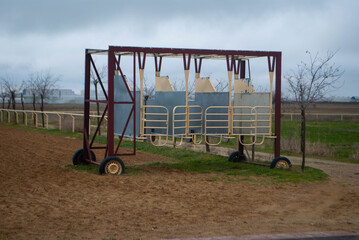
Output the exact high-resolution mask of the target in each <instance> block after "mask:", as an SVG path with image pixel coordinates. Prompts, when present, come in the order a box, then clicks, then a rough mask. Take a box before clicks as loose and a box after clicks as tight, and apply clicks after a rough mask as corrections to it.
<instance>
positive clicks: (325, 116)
mask: <svg viewBox="0 0 359 240" xmlns="http://www.w3.org/2000/svg"><path fill="white" fill-rule="evenodd" d="M77 112H78V111H77ZM91 113H92V114H90V120H89V121H90V132H91V127H92V128H93V127H97V125H91V120H93V119H97V118H98V119H99V118H101V117H102V116H100V115H95V114H94V113H95V112H91ZM19 114H21V115H23V122H24V124H25V125H28V123H29V120H30V121H31V123H33V125H34V126H35V127H42V126H44V127H45V128H47V129H48V128H49V116H55V118H57V120H53V121H52V123H55V124H57V128H58V129H60V130H63V127H62V119H63V118H64V117H65V116H69V117H70V118H71V123H72V124H71V131H72V132H75V127H76V118H83V114H82V113H76V111H72V112H57V111H44V112H41V111H33V110H13V109H0V121H1V122H3V121H7V122H12V121H13V122H16V123H19ZM42 114H43V115H44V122H42V117H41V116H42ZM11 115H12V116H11ZM39 117H40V118H41V121H40V120H39ZM306 117H307V119H308V120H315V121H323V120H325V121H326V120H334V119H335V120H338V121H344V120H354V121H359V114H355V113H306ZM282 119H288V120H290V121H294V120H299V119H300V113H282ZM104 120H105V121H107V116H105V117H104ZM96 123H97V122H96ZM106 124H107V123H106Z"/></svg>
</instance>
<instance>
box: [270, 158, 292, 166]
mask: <svg viewBox="0 0 359 240" xmlns="http://www.w3.org/2000/svg"><path fill="white" fill-rule="evenodd" d="M291 167H292V163H291V162H290V161H289V159H288V158H286V157H277V158H274V159H273V161H272V163H271V165H270V168H283V169H289V168H291Z"/></svg>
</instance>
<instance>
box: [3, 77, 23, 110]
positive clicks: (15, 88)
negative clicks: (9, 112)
mask: <svg viewBox="0 0 359 240" xmlns="http://www.w3.org/2000/svg"><path fill="white" fill-rule="evenodd" d="M1 80H2V84H3V86H4V88H5V91H6V92H7V96H8V98H9V104H8V108H10V105H12V109H14V110H15V109H16V94H17V93H18V92H20V91H21V89H22V85H23V84H18V83H17V82H15V81H14V80H13V79H12V78H11V77H9V76H7V77H3V78H2V79H1ZM14 116H16V113H15V112H14Z"/></svg>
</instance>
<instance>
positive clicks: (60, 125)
mask: <svg viewBox="0 0 359 240" xmlns="http://www.w3.org/2000/svg"><path fill="white" fill-rule="evenodd" d="M56 114H57V116H58V117H59V130H61V115H60V114H59V113H56Z"/></svg>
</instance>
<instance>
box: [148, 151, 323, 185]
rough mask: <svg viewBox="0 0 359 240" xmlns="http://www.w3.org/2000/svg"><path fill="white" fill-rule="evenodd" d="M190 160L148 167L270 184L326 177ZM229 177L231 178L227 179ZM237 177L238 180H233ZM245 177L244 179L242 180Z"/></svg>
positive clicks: (224, 160)
mask: <svg viewBox="0 0 359 240" xmlns="http://www.w3.org/2000/svg"><path fill="white" fill-rule="evenodd" d="M200 155H201V156H200V157H199V156H197V157H196V156H194V157H191V158H181V157H175V158H176V160H177V162H176V163H159V162H157V163H153V164H149V165H148V166H151V167H156V166H166V167H169V168H174V169H178V170H182V171H186V172H197V173H217V176H215V177H212V178H211V180H215V181H217V180H228V179H231V181H233V180H235V181H237V180H238V181H251V179H250V178H249V177H253V176H255V177H262V178H263V179H266V182H268V181H269V182H272V183H285V182H290V183H302V182H319V181H323V180H325V179H326V178H327V177H328V175H327V174H326V173H324V172H323V171H322V170H319V169H315V168H311V167H306V168H305V171H304V172H301V171H300V167H299V166H298V167H297V166H293V168H292V169H290V170H285V169H270V168H268V167H262V166H256V165H251V164H243V163H233V162H228V161H227V158H225V157H222V156H218V155H211V156H206V155H207V154H204V153H203V154H200ZM228 176H231V177H232V178H228ZM233 177H234V178H233ZM235 177H238V178H235ZM243 177H245V178H243Z"/></svg>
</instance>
